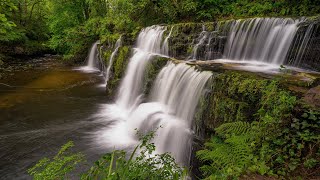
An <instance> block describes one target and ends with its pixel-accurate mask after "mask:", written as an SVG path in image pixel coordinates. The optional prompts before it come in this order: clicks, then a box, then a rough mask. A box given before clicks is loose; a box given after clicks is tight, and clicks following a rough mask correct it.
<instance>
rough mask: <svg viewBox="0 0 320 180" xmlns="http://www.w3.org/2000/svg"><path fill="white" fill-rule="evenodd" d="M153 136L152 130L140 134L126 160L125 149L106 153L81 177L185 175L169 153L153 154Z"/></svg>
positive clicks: (113, 177) (156, 177) (134, 177)
mask: <svg viewBox="0 0 320 180" xmlns="http://www.w3.org/2000/svg"><path fill="white" fill-rule="evenodd" d="M153 137H154V132H150V133H148V134H147V135H144V136H141V135H140V142H141V143H140V144H139V145H138V146H136V148H135V149H134V151H133V152H132V154H131V155H130V158H129V159H128V160H127V157H128V155H127V153H126V152H125V151H114V152H112V153H108V154H106V155H105V156H103V157H102V158H101V159H100V160H98V161H97V162H96V163H95V165H94V166H93V167H91V168H90V170H89V171H88V172H86V173H85V174H83V175H82V178H81V179H86V180H87V179H88V180H89V179H108V180H109V179H110V180H111V179H176V180H178V179H181V178H182V177H183V176H184V175H185V174H184V172H183V169H182V168H180V167H178V165H177V164H176V163H175V162H174V158H172V157H171V155H170V154H168V153H165V154H156V155H154V154H153V152H154V151H155V148H156V147H155V145H154V144H153V143H150V140H151V139H152V138H153ZM137 151H139V152H138V155H137V156H136V157H135V155H136V152H137Z"/></svg>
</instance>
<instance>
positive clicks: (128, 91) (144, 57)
mask: <svg viewBox="0 0 320 180" xmlns="http://www.w3.org/2000/svg"><path fill="white" fill-rule="evenodd" d="M165 30H166V29H165V27H163V26H151V27H148V28H145V29H143V30H142V31H141V32H140V34H139V36H138V39H137V48H135V49H134V53H133V56H132V57H131V58H130V60H129V64H128V68H127V70H126V74H125V77H124V79H123V80H122V82H121V85H120V89H119V93H118V97H117V101H116V104H118V105H119V106H121V107H122V108H125V109H130V108H134V107H135V104H139V103H140V101H141V98H140V95H141V87H142V83H143V82H142V81H143V75H144V71H145V67H146V65H147V63H148V61H149V60H150V59H151V58H152V57H153V56H154V55H156V54H162V53H163V52H162V51H161V41H162V35H163V32H164V31H165Z"/></svg>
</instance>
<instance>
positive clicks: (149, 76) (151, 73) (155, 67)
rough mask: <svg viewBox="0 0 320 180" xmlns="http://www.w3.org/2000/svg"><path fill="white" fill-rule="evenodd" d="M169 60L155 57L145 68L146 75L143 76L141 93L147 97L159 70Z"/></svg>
mask: <svg viewBox="0 0 320 180" xmlns="http://www.w3.org/2000/svg"><path fill="white" fill-rule="evenodd" d="M168 60H170V59H169V58H166V57H159V56H158V57H155V58H154V59H153V60H152V61H151V63H149V64H148V65H147V67H146V74H145V76H144V87H143V93H144V94H145V95H148V94H149V93H150V91H151V88H152V84H153V82H154V81H155V79H156V77H157V75H158V74H159V72H160V71H161V69H162V68H163V67H164V66H165V65H166V64H167V62H168Z"/></svg>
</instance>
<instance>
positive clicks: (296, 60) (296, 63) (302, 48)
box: [291, 24, 315, 67]
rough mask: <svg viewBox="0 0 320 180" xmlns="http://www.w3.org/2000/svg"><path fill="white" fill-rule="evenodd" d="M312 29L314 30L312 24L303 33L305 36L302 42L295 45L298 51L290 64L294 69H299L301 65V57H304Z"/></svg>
mask: <svg viewBox="0 0 320 180" xmlns="http://www.w3.org/2000/svg"><path fill="white" fill-rule="evenodd" d="M314 28H315V26H314V24H311V25H309V26H308V28H307V31H306V32H305V35H304V36H303V38H302V42H301V43H300V42H299V43H297V44H298V45H299V50H298V53H297V55H296V57H295V58H294V60H293V61H292V62H291V63H292V64H293V65H294V66H296V67H299V66H300V64H301V63H302V59H303V56H304V55H305V52H306V49H307V47H308V45H309V42H310V39H311V36H312V34H313V30H314Z"/></svg>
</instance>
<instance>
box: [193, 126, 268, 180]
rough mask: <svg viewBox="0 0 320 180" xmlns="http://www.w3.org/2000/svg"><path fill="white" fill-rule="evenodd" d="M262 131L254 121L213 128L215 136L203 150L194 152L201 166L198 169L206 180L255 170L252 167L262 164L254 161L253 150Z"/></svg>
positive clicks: (257, 168)
mask: <svg viewBox="0 0 320 180" xmlns="http://www.w3.org/2000/svg"><path fill="white" fill-rule="evenodd" d="M263 129H264V128H263V126H261V125H260V124H259V123H258V122H256V121H254V122H252V123H249V122H241V121H238V122H232V123H225V124H222V125H221V126H220V127H218V128H216V129H215V130H216V136H214V137H212V138H211V140H210V141H209V142H207V143H205V149H204V150H200V151H198V152H197V157H198V158H199V159H200V160H201V161H203V162H204V164H205V165H204V166H202V167H201V168H200V170H201V171H203V173H204V174H205V175H206V177H208V176H209V179H228V178H230V177H238V176H240V175H241V174H242V173H243V172H245V171H246V170H251V171H259V170H260V169H259V167H260V166H259V167H258V166H255V164H264V161H261V162H260V160H258V158H256V156H255V150H256V149H257V142H258V141H260V139H261V138H262V136H263V135H264V131H263ZM252 166H255V167H254V168H253V167H252ZM261 167H263V166H261ZM263 168H264V169H266V168H265V167H263Z"/></svg>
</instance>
